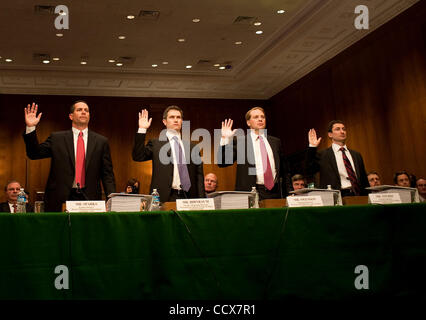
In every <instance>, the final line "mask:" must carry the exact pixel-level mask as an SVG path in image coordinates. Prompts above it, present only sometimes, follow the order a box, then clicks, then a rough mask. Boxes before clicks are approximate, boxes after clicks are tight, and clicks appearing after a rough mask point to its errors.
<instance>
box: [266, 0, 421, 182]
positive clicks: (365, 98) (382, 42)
mask: <svg viewBox="0 0 426 320" xmlns="http://www.w3.org/2000/svg"><path fill="white" fill-rule="evenodd" d="M425 8H426V6H425V3H424V2H423V3H419V4H417V5H415V6H413V7H412V8H410V9H408V10H407V11H406V12H404V13H403V14H402V15H400V16H398V17H397V18H396V19H394V20H393V21H390V22H389V23H387V24H386V25H384V26H382V27H381V28H379V29H378V30H376V31H375V32H373V33H372V34H370V35H369V36H367V37H366V38H364V39H363V40H361V41H359V42H358V43H356V44H355V45H354V46H352V47H350V48H348V49H347V50H345V51H344V52H342V53H341V54H339V55H338V56H336V57H335V58H333V59H332V60H330V61H328V62H327V63H326V64H324V65H322V66H320V67H319V68H317V69H316V70H314V71H313V72H311V74H309V75H307V76H305V77H304V78H302V79H300V80H299V81H297V82H296V83H294V84H293V85H291V86H290V87H288V88H286V89H285V90H283V91H282V92H280V93H279V94H277V95H276V96H274V97H273V98H271V99H270V101H269V105H270V107H271V109H272V113H273V115H274V127H275V128H277V127H280V128H281V130H280V131H279V136H280V137H281V138H282V139H283V140H285V142H284V145H285V146H286V150H285V152H286V153H287V154H288V155H289V156H290V158H291V156H292V155H299V154H302V153H303V151H304V150H305V148H306V146H307V132H308V130H309V128H311V127H314V128H316V129H317V132H319V135H320V136H322V137H323V141H322V142H321V145H320V149H322V148H326V147H328V146H330V141H329V139H328V138H327V123H328V122H329V121H330V120H333V119H340V120H343V121H345V123H346V125H347V130H348V136H349V138H348V141H347V144H348V146H349V147H350V148H353V149H355V150H358V151H360V152H361V153H362V155H363V157H364V162H365V165H366V169H367V170H377V171H379V172H380V173H381V175H382V182H383V183H387V184H392V183H393V182H392V177H393V173H394V172H395V171H397V170H401V169H406V170H407V171H409V172H410V173H413V174H415V175H417V177H425V176H426V165H425V163H426V161H425V160H426V159H425V151H426V139H425V133H426V130H425V129H426V58H425V57H426V49H425V47H426V24H425V21H426V10H425ZM300 158H301V157H295V159H296V160H300Z"/></svg>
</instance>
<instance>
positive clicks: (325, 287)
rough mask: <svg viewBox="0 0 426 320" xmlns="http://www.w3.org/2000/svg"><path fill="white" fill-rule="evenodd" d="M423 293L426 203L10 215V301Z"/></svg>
mask: <svg viewBox="0 0 426 320" xmlns="http://www.w3.org/2000/svg"><path fill="white" fill-rule="evenodd" d="M58 265H65V266H67V267H68V270H69V289H68V290H64V289H62V290H58V289H56V287H55V285H54V282H55V278H56V277H58V274H55V272H54V270H55V267H56V266H58ZM358 265H364V266H366V267H367V268H368V272H369V275H368V279H369V289H361V290H359V289H357V288H356V287H355V285H354V282H355V279H356V277H357V276H359V275H358V274H356V273H355V268H356V267H357V266H358ZM364 275H365V273H364ZM425 285H426V205H425V204H405V205H386V206H380V205H366V206H345V207H320V208H291V209H286V208H275V209H252V210H228V211H225V210H218V211H199V212H194V211H191V212H188V211H187V212H178V214H176V213H174V212H150V213H107V214H102V213H96V214H94V213H84V214H83V213H81V214H71V215H68V214H66V213H41V214H34V213H33V214H31V213H27V214H8V213H1V214H0V299H156V300H164V299H179V300H180V299H196V300H199V299H247V300H250V299H256V300H257V299H286V298H288V299H300V300H304V299H306V300H310V301H312V300H314V301H325V300H327V301H330V300H348V299H359V298H371V299H375V298H386V297H423V298H424V297H426V294H425V290H426V289H425V288H426V287H425Z"/></svg>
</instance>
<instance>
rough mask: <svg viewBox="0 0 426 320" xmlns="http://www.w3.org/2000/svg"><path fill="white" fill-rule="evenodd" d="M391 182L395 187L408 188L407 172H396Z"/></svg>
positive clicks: (408, 177)
mask: <svg viewBox="0 0 426 320" xmlns="http://www.w3.org/2000/svg"><path fill="white" fill-rule="evenodd" d="M393 182H394V183H395V185H396V186H400V187H408V188H409V187H410V175H409V174H408V172H407V171H404V170H402V171H397V172H395V174H394V176H393Z"/></svg>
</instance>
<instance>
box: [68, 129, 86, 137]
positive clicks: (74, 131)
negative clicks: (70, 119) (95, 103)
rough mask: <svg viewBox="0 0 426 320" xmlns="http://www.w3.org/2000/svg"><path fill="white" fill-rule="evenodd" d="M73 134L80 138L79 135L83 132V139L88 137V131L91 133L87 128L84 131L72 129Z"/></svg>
mask: <svg viewBox="0 0 426 320" xmlns="http://www.w3.org/2000/svg"><path fill="white" fill-rule="evenodd" d="M71 129H72V132H73V133H74V134H75V135H77V136H78V134H79V133H80V131H83V137H87V131H89V128H86V129H84V130H78V129H77V128H74V127H71Z"/></svg>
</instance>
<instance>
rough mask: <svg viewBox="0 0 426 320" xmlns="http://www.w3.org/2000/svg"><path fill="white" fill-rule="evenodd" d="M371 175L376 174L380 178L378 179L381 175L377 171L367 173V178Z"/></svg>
mask: <svg viewBox="0 0 426 320" xmlns="http://www.w3.org/2000/svg"><path fill="white" fill-rule="evenodd" d="M370 174H375V175H376V176H378V177H380V175H379V174H378V173H377V171H374V170H373V171H370V172H369V173H367V177H368V176H369V175H370Z"/></svg>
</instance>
